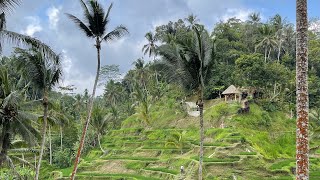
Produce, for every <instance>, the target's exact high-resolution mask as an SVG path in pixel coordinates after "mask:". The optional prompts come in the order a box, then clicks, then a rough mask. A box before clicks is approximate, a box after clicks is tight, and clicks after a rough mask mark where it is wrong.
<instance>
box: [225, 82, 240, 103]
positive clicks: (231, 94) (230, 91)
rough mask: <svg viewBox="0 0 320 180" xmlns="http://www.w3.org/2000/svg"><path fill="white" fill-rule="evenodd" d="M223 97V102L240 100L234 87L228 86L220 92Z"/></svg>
mask: <svg viewBox="0 0 320 180" xmlns="http://www.w3.org/2000/svg"><path fill="white" fill-rule="evenodd" d="M222 94H223V95H224V100H225V101H232V100H235V101H236V100H239V99H240V94H241V93H240V91H239V90H238V89H237V88H236V87H235V86H234V85H231V86H229V87H228V88H227V89H226V90H224V91H223V92H222Z"/></svg>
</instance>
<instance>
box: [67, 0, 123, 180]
mask: <svg viewBox="0 0 320 180" xmlns="http://www.w3.org/2000/svg"><path fill="white" fill-rule="evenodd" d="M80 4H81V6H82V9H83V13H84V16H85V21H81V20H80V19H79V18H77V17H76V16H74V15H72V14H67V16H68V17H69V18H70V19H71V20H72V21H73V22H74V23H76V24H77V25H78V27H79V28H80V30H81V31H83V32H84V33H85V34H86V35H87V37H89V38H92V39H95V47H96V49H97V56H98V57H97V60H98V65H97V72H96V78H95V81H94V85H93V90H92V95H91V97H90V100H89V106H88V117H87V119H86V122H85V125H84V128H83V132H82V136H81V140H80V144H79V149H78V153H77V156H76V159H75V163H74V169H73V171H72V175H71V179H74V178H75V174H76V172H77V168H78V163H79V161H80V155H81V151H82V149H83V145H84V140H85V136H86V133H87V130H88V126H89V122H90V118H91V113H92V108H93V99H94V96H95V93H96V88H97V83H98V79H99V72H100V50H101V43H102V42H110V41H113V40H116V39H119V38H121V37H123V36H124V35H125V34H127V33H128V30H127V28H126V27H124V26H123V25H120V26H117V27H116V28H115V29H113V30H112V31H110V32H107V28H108V25H109V22H110V19H109V14H110V10H111V8H112V4H111V5H110V6H109V8H108V10H107V12H106V13H105V11H104V9H103V7H102V6H101V4H99V3H98V2H97V1H96V0H90V1H89V2H88V5H87V4H86V3H84V1H83V0H80Z"/></svg>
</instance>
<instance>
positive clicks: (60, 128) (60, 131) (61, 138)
mask: <svg viewBox="0 0 320 180" xmlns="http://www.w3.org/2000/svg"><path fill="white" fill-rule="evenodd" d="M60 148H61V151H62V127H61V126H60Z"/></svg>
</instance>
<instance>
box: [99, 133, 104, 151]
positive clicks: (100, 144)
mask: <svg viewBox="0 0 320 180" xmlns="http://www.w3.org/2000/svg"><path fill="white" fill-rule="evenodd" d="M98 144H99V147H100V149H101V151H102V153H105V151H104V150H103V148H102V146H101V143H100V133H98Z"/></svg>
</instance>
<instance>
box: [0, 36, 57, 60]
mask: <svg viewBox="0 0 320 180" xmlns="http://www.w3.org/2000/svg"><path fill="white" fill-rule="evenodd" d="M0 39H2V40H3V39H6V40H7V41H8V42H10V43H13V44H16V45H18V46H20V45H26V46H29V47H32V48H34V49H37V50H38V51H39V52H40V53H41V55H42V57H44V58H49V59H51V58H55V57H56V56H57V54H56V53H55V52H54V51H53V50H52V49H51V48H50V47H49V46H48V45H46V44H45V43H43V42H41V41H40V40H38V39H36V38H33V37H30V36H26V35H22V34H19V33H16V32H12V31H8V30H2V31H0Z"/></svg>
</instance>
